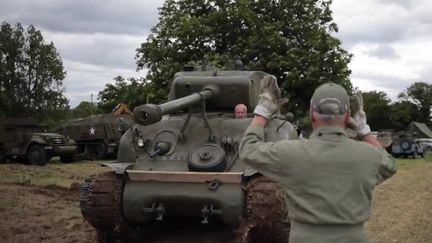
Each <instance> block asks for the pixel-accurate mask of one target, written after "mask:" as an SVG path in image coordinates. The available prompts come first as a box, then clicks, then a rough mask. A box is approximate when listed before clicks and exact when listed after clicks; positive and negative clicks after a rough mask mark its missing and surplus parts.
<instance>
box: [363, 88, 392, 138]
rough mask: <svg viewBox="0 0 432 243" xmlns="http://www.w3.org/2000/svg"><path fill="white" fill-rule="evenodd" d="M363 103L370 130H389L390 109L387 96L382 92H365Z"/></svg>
mask: <svg viewBox="0 0 432 243" xmlns="http://www.w3.org/2000/svg"><path fill="white" fill-rule="evenodd" d="M363 102H364V110H365V112H366V114H367V119H368V124H369V125H370V127H371V129H372V130H373V131H377V130H383V129H389V127H390V126H391V124H390V113H391V107H390V99H389V98H388V97H387V94H386V93H384V92H382V91H380V92H377V91H371V92H366V93H363Z"/></svg>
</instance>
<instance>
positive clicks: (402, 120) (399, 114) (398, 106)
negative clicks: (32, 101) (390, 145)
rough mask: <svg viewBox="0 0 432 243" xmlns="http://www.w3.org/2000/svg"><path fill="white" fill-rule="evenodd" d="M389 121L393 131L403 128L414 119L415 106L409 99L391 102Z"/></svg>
mask: <svg viewBox="0 0 432 243" xmlns="http://www.w3.org/2000/svg"><path fill="white" fill-rule="evenodd" d="M390 109H391V112H390V123H391V127H390V128H392V129H394V130H395V131H400V130H405V129H406V128H407V126H408V125H409V124H410V123H411V121H416V118H415V117H417V116H418V111H417V107H416V106H415V105H414V104H413V103H411V102H410V101H406V100H402V101H398V102H395V103H393V104H392V106H391V108H390Z"/></svg>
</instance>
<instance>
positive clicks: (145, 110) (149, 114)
mask: <svg viewBox="0 0 432 243" xmlns="http://www.w3.org/2000/svg"><path fill="white" fill-rule="evenodd" d="M215 96H216V89H215V88H205V89H203V90H202V91H200V92H197V93H193V94H190V95H188V96H185V97H182V98H179V99H176V100H172V101H169V102H166V103H163V104H160V105H155V104H145V105H141V106H137V107H136V108H135V109H134V118H135V122H136V123H138V124H140V125H150V124H153V123H156V122H158V121H160V120H161V119H162V116H163V115H165V114H170V113H172V112H175V111H178V110H182V109H184V108H187V107H189V106H191V105H196V104H199V103H200V102H201V100H210V99H214V98H215Z"/></svg>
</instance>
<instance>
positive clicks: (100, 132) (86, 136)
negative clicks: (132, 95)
mask: <svg viewBox="0 0 432 243" xmlns="http://www.w3.org/2000/svg"><path fill="white" fill-rule="evenodd" d="M120 118H122V119H124V120H125V121H126V123H128V122H129V123H133V120H132V117H131V116H130V115H127V114H98V115H91V116H88V117H86V118H78V119H73V120H69V121H67V122H66V123H65V124H63V125H62V126H61V127H60V129H59V132H60V133H61V134H63V135H64V136H66V137H68V138H71V139H73V140H74V141H75V142H76V145H77V147H78V149H77V157H78V158H80V159H92V160H101V159H106V158H109V157H116V156H117V150H118V146H119V141H120V137H121V135H122V134H123V133H124V132H125V131H126V129H127V125H126V124H125V123H123V122H121V121H120V120H119V119H120Z"/></svg>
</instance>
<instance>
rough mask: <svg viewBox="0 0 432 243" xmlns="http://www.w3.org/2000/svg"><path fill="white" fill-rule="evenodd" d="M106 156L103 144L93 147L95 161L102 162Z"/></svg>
mask: <svg viewBox="0 0 432 243" xmlns="http://www.w3.org/2000/svg"><path fill="white" fill-rule="evenodd" d="M106 156H107V147H106V145H105V144H103V143H98V144H96V146H95V150H94V158H95V159H96V160H102V159H105V158H106Z"/></svg>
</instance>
